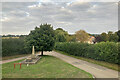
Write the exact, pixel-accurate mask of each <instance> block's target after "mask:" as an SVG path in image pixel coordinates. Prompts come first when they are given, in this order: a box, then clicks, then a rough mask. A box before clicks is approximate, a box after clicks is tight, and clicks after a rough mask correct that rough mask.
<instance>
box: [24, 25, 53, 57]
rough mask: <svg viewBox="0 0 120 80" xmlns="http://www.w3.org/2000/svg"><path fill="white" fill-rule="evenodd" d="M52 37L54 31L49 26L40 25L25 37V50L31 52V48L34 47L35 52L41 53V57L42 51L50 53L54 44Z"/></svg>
mask: <svg viewBox="0 0 120 80" xmlns="http://www.w3.org/2000/svg"><path fill="white" fill-rule="evenodd" d="M54 36H55V35H54V30H53V27H52V26H51V25H50V24H47V23H46V24H41V25H40V27H36V28H35V30H33V31H31V32H30V34H29V35H28V36H27V37H26V40H25V41H26V45H25V46H26V49H28V50H31V49H32V46H35V50H36V51H41V55H43V51H52V50H53V47H54V44H55V39H54Z"/></svg>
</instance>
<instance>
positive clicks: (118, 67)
mask: <svg viewBox="0 0 120 80" xmlns="http://www.w3.org/2000/svg"><path fill="white" fill-rule="evenodd" d="M54 51H56V52H59V53H61V54H64V55H67V56H71V57H74V58H77V59H81V60H84V61H87V62H90V63H94V64H98V65H101V66H104V67H107V68H109V69H113V70H116V71H120V65H119V66H118V65H117V64H112V63H108V62H104V61H97V60H94V59H90V58H84V57H80V56H74V55H70V54H67V53H65V52H62V51H58V50H54Z"/></svg>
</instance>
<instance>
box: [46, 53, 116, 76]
mask: <svg viewBox="0 0 120 80" xmlns="http://www.w3.org/2000/svg"><path fill="white" fill-rule="evenodd" d="M44 54H45V55H52V56H55V57H57V58H60V59H61V60H63V61H65V62H67V63H69V64H72V65H74V66H76V67H78V68H80V69H82V70H84V71H86V72H89V73H91V74H92V75H93V76H95V77H96V78H118V72H117V71H114V70H111V69H108V68H105V67H102V66H99V65H96V64H92V63H89V62H86V61H83V60H80V59H76V58H73V57H70V56H66V55H63V54H60V53H58V52H54V51H52V52H44Z"/></svg>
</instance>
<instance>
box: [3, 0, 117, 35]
mask: <svg viewBox="0 0 120 80" xmlns="http://www.w3.org/2000/svg"><path fill="white" fill-rule="evenodd" d="M14 5H16V7H14ZM117 8H118V7H117V5H116V3H113V2H111V3H103V2H98V3H97V2H91V3H90V2H87V3H85V2H80V1H69V2H53V1H52V2H49V0H48V1H46V2H42V1H40V2H37V3H36V2H31V3H22V2H21V3H3V18H2V19H1V20H2V22H3V34H8V33H13V32H14V34H20V32H22V33H21V34H23V33H24V34H28V33H29V31H30V30H32V29H34V27H35V26H39V25H40V24H41V23H50V24H52V25H53V27H54V28H55V29H56V28H57V27H62V28H63V29H66V30H67V31H68V32H69V33H74V32H75V31H77V30H79V29H84V30H86V31H87V32H89V33H101V32H103V31H106V32H107V31H109V30H112V31H116V30H117V29H118V26H117V20H118V19H117V16H118V11H117V10H118V9H117Z"/></svg>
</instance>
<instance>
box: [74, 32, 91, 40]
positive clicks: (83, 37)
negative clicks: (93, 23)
mask: <svg viewBox="0 0 120 80" xmlns="http://www.w3.org/2000/svg"><path fill="white" fill-rule="evenodd" d="M75 35H76V40H77V41H80V42H85V41H88V39H89V34H88V33H87V32H85V31H84V30H79V31H77V32H76V34H75Z"/></svg>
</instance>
